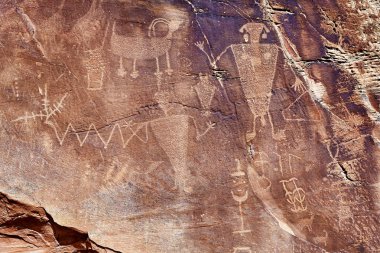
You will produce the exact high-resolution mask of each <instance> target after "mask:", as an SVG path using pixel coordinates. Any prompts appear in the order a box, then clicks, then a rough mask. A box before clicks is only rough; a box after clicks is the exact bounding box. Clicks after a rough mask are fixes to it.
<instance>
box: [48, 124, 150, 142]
mask: <svg viewBox="0 0 380 253" xmlns="http://www.w3.org/2000/svg"><path fill="white" fill-rule="evenodd" d="M47 124H48V125H49V126H50V127H51V128H52V129H53V130H54V133H55V136H56V137H57V140H58V142H59V144H60V145H63V143H64V141H65V139H66V137H67V135H68V134H74V135H75V137H76V138H77V140H78V143H79V146H80V147H82V146H83V145H84V144H85V143H86V141H87V139H88V137H89V136H91V135H92V134H95V136H96V137H97V138H98V139H99V140H100V141H101V143H102V145H103V147H104V148H107V147H108V145H109V144H110V142H111V140H112V139H114V138H115V136H116V134H117V133H118V134H119V138H120V141H121V144H122V145H123V148H125V147H126V146H128V144H129V142H130V141H131V140H132V139H133V137H136V138H138V139H139V140H140V141H142V142H144V143H147V142H148V133H147V124H146V123H143V124H132V123H130V122H125V124H118V123H115V124H114V125H112V126H111V128H110V129H111V130H110V131H109V133H108V137H107V138H105V137H104V136H102V134H101V133H100V132H99V130H98V128H97V127H96V126H95V124H93V123H91V124H90V125H89V126H88V128H87V130H85V131H78V130H77V129H76V128H75V127H74V126H73V125H72V123H69V124H68V125H67V127H66V129H65V131H64V132H63V134H59V130H58V128H57V126H56V125H55V124H54V123H52V122H47ZM135 125H137V126H136V127H135ZM123 128H126V129H128V130H129V131H128V132H130V133H131V134H130V136H129V137H128V138H127V139H125V137H124V133H123V130H122V129H123ZM141 131H143V133H144V136H143V137H141V136H140V135H139V132H141Z"/></svg>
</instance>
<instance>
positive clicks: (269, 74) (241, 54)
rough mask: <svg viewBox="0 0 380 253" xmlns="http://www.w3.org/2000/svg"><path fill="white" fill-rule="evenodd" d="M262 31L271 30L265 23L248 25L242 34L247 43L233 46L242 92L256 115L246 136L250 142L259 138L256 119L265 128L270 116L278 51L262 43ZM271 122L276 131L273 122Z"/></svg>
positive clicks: (272, 46) (244, 27)
mask: <svg viewBox="0 0 380 253" xmlns="http://www.w3.org/2000/svg"><path fill="white" fill-rule="evenodd" d="M263 30H265V32H267V31H268V29H267V28H266V26H265V25H264V24H260V23H248V24H245V25H244V26H242V27H241V28H240V30H239V31H240V32H241V33H244V35H243V38H244V41H245V43H246V44H236V45H232V46H231V48H232V52H233V54H234V57H235V61H236V65H237V67H238V71H239V76H240V80H241V85H242V88H243V92H244V95H245V97H246V99H247V103H248V106H249V108H250V110H251V113H252V114H253V115H254V122H253V129H252V131H251V132H250V133H248V134H247V140H248V141H250V140H252V139H253V138H254V137H255V136H256V124H255V120H256V118H257V117H260V119H261V124H262V125H265V123H266V122H265V116H268V117H269V118H270V117H271V116H270V115H269V101H270V98H271V90H272V83H273V80H274V75H275V72H276V64H277V55H278V49H277V46H276V45H274V44H260V43H259V40H260V37H261V33H262V31H263ZM265 32H264V34H266V33H265ZM270 123H271V126H272V128H273V123H272V122H270ZM282 135H283V134H282ZM280 137H281V136H278V138H280Z"/></svg>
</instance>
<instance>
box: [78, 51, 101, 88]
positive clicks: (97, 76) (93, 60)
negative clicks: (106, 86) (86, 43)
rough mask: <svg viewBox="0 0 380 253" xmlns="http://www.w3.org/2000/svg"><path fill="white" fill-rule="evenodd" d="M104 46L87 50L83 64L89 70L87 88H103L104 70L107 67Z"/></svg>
mask: <svg viewBox="0 0 380 253" xmlns="http://www.w3.org/2000/svg"><path fill="white" fill-rule="evenodd" d="M102 52H103V48H97V49H93V50H88V51H85V53H86V56H85V57H84V58H83V65H84V67H85V68H86V70H87V89H88V90H101V89H102V88H103V81H104V71H105V67H106V63H105V60H104V59H103V56H102Z"/></svg>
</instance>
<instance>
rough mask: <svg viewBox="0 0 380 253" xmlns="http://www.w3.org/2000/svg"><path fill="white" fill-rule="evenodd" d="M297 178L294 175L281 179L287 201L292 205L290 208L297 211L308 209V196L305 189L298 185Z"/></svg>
mask: <svg viewBox="0 0 380 253" xmlns="http://www.w3.org/2000/svg"><path fill="white" fill-rule="evenodd" d="M297 180H298V179H297V178H295V177H293V178H291V179H288V180H281V181H280V183H282V187H283V189H284V191H285V198H286V201H288V202H289V203H290V204H291V205H292V207H291V208H290V210H291V211H292V212H295V213H298V212H303V211H306V210H307V206H306V204H305V203H304V202H305V198H306V195H305V191H304V190H303V189H302V188H300V187H298V186H297V183H296V181H297Z"/></svg>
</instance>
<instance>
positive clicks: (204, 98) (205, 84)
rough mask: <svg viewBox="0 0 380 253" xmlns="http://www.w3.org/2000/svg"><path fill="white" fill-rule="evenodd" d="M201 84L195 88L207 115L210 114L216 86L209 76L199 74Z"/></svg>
mask: <svg viewBox="0 0 380 253" xmlns="http://www.w3.org/2000/svg"><path fill="white" fill-rule="evenodd" d="M199 79H200V81H199V83H197V85H196V86H195V88H194V89H195V91H196V93H197V95H198V98H199V101H200V102H201V105H202V108H203V109H204V110H206V114H209V110H210V106H211V102H212V99H213V97H214V94H215V90H216V88H215V86H214V85H212V83H211V81H210V78H209V76H208V75H202V74H199Z"/></svg>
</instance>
